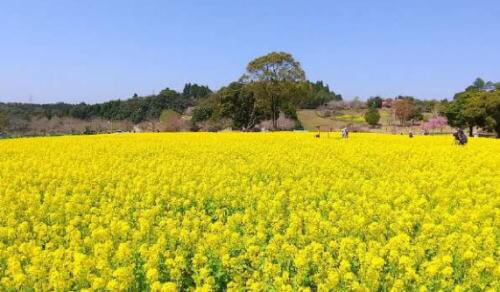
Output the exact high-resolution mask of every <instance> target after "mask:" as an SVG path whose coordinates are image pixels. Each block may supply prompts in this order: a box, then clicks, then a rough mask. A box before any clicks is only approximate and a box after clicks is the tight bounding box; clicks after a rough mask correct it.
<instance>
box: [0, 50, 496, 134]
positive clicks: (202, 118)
mask: <svg viewBox="0 0 500 292" xmlns="http://www.w3.org/2000/svg"><path fill="white" fill-rule="evenodd" d="M499 88H500V83H494V82H491V81H488V82H485V81H483V80H482V79H480V78H478V79H477V80H475V81H474V83H473V84H472V85H471V86H469V87H467V88H466V89H465V90H464V91H463V92H459V93H457V94H456V95H455V96H454V98H453V100H451V101H448V100H446V99H444V100H441V101H438V100H419V99H417V98H414V97H412V96H397V97H395V98H383V97H380V96H375V97H370V98H369V99H368V100H367V101H366V102H363V101H361V100H359V99H358V98H355V99H354V100H353V101H351V102H350V103H349V104H350V105H351V106H352V108H357V107H364V108H367V110H366V111H365V113H364V118H365V121H366V122H367V123H368V124H370V125H372V126H376V125H377V124H378V122H379V120H380V113H379V109H380V108H382V107H390V108H392V112H393V114H394V118H395V119H396V120H398V121H399V123H400V125H401V126H408V125H413V124H414V123H415V122H417V123H418V122H419V121H422V120H423V113H429V112H433V113H434V116H438V115H439V116H442V117H446V118H447V121H448V123H449V125H450V126H453V127H468V128H469V129H470V132H471V133H472V129H473V127H480V128H483V129H485V130H488V131H494V132H496V133H497V135H498V133H500V116H499V115H500V114H499V113H500V108H499V107H500V89H499ZM342 103H344V104H345V102H344V101H342V96H341V95H340V94H336V93H335V92H334V91H333V90H331V89H330V87H329V86H328V85H327V84H325V83H324V82H322V81H315V82H313V81H310V80H308V79H307V78H306V73H305V71H304V70H303V68H302V66H301V64H300V63H299V62H298V61H297V60H295V59H294V57H293V56H292V55H291V54H289V53H286V52H271V53H269V54H266V55H263V56H260V57H258V58H255V59H254V60H251V61H250V62H249V63H248V65H247V67H246V70H245V71H244V72H243V73H242V75H241V76H240V78H239V79H237V80H235V81H233V82H231V83H230V84H228V85H227V86H223V87H222V88H220V89H219V90H217V91H213V90H211V89H210V88H209V87H208V86H205V85H199V84H195V83H188V84H186V85H185V86H184V88H183V90H182V91H181V92H177V91H175V90H173V89H170V88H165V89H164V90H162V91H160V92H159V93H158V94H152V95H148V96H138V95H137V94H134V95H133V96H132V97H130V98H127V99H124V100H112V101H108V102H103V103H96V104H87V103H80V104H68V103H55V104H24V103H0V132H5V131H18V132H22V131H23V129H24V130H25V128H27V127H28V126H27V125H28V122H29V121H32V123H33V120H34V121H35V123H36V121H37V119H44V120H45V121H50V120H52V119H53V118H59V119H61V118H72V119H75V120H81V121H92V120H95V119H100V120H103V121H108V122H115V121H124V122H127V123H130V124H135V125H137V124H141V123H142V124H144V123H145V122H148V121H149V122H151V123H152V126H151V128H150V130H158V129H157V128H155V123H156V122H158V123H164V124H165V123H166V124H170V125H167V126H165V127H163V129H166V130H182V129H184V130H198V129H205V130H221V129H224V128H232V129H238V130H244V131H252V130H255V129H262V128H268V129H277V130H279V129H292V128H293V129H300V128H301V125H300V121H299V120H298V117H297V110H298V109H317V108H320V107H325V106H328V105H331V104H334V106H338V105H340V106H341V104H342ZM186 116H189V117H190V120H189V121H187V120H186V119H185V118H184V117H186ZM440 121H441V120H440ZM61 123H63V122H61Z"/></svg>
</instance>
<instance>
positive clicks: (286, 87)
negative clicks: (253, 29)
mask: <svg viewBox="0 0 500 292" xmlns="http://www.w3.org/2000/svg"><path fill="white" fill-rule="evenodd" d="M305 78H306V76H305V73H304V70H302V67H301V66H300V63H299V62H297V61H296V60H295V59H294V58H293V56H292V55H291V54H289V53H285V52H272V53H269V54H267V55H264V56H261V57H258V58H256V59H254V60H252V61H251V62H250V63H248V65H247V70H246V73H245V74H244V75H243V76H242V78H241V81H243V82H245V83H249V84H251V86H252V89H253V91H254V93H255V98H256V99H257V104H258V105H262V106H265V107H266V108H267V110H266V111H265V112H268V113H269V115H270V118H271V120H272V122H273V127H274V128H276V127H277V120H278V117H279V113H280V111H281V110H283V108H287V107H290V103H291V100H290V92H291V91H294V88H293V87H294V86H295V85H296V83H298V82H301V81H304V80H305Z"/></svg>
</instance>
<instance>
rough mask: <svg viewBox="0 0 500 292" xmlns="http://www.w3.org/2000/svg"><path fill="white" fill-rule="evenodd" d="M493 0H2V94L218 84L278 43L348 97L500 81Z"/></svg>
mask: <svg viewBox="0 0 500 292" xmlns="http://www.w3.org/2000/svg"><path fill="white" fill-rule="evenodd" d="M498 34H500V1H498V0H489V1H480V0H478V1H472V0H433V1H431V0H419V1H417V0H412V1H410V0H391V1H388V0H377V1H372V0H366V1H361V0H342V1H336V0H332V1H314V0H309V1H271V0H254V1H236V0H225V1H222V0H220V1H180V0H179V1H167V0H165V1H147V0H145V1H139V0H137V1H127V0H113V1H112V0H79V1H76V0H75V1H72V0H61V1H49V0H45V1H39V0H32V1H27V0H2V1H1V2H0V101H21V102H29V101H32V102H36V103H41V102H56V101H65V102H80V101H85V102H91V103H93V102H100V101H105V100H109V99H116V98H122V99H123V98H127V97H129V96H131V95H132V94H133V93H138V94H139V95H146V94H151V93H152V92H158V91H160V90H161V89H163V88H165V87H171V88H174V89H177V90H181V89H182V87H183V85H184V83H186V82H197V83H201V84H206V85H209V86H210V87H211V88H213V89H218V88H219V87H220V86H223V85H225V84H227V83H229V82H230V81H233V80H236V79H237V78H238V77H240V75H241V74H242V73H244V70H245V66H246V64H247V63H248V62H249V61H250V60H251V59H252V58H254V57H257V56H259V55H262V54H265V53H268V52H270V51H274V50H276V51H278V50H283V51H287V52H290V53H292V54H293V55H294V56H295V58H296V59H297V60H299V61H300V62H301V63H302V65H303V68H304V69H305V71H306V74H307V77H308V78H309V79H311V80H318V79H319V80H324V81H325V82H327V83H328V84H330V87H331V88H332V89H334V90H335V91H336V92H337V93H341V94H342V95H343V96H344V97H345V98H352V97H354V96H360V97H361V98H366V97H369V96H374V95H382V96H395V95H398V94H404V95H413V96H416V97H419V98H439V99H441V98H450V97H452V95H453V93H455V92H457V91H460V90H461V89H463V88H465V87H466V86H467V85H468V84H470V83H471V82H472V81H473V80H474V79H475V78H476V77H478V76H480V77H483V78H484V79H486V80H493V81H500V38H499V37H498Z"/></svg>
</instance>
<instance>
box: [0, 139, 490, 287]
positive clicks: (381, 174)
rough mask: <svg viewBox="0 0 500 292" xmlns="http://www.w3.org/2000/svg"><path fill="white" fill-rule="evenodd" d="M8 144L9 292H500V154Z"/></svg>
mask: <svg viewBox="0 0 500 292" xmlns="http://www.w3.org/2000/svg"><path fill="white" fill-rule="evenodd" d="M351 135H352V137H350V138H349V139H347V140H343V139H341V138H340V137H339V135H337V134H335V135H333V134H332V135H331V136H330V137H326V135H323V136H322V137H321V138H320V139H315V138H314V137H313V135H312V134H311V133H253V134H251V133H177V134H169V133H165V134H156V133H155V134H112V135H96V136H71V137H52V138H26V139H12V140H3V141H0V206H1V212H0V290H2V291H4V290H12V291H14V290H23V289H24V290H30V289H35V290H39V291H48V290H58V291H63V290H110V291H117V290H118V291H119V290H148V289H149V290H151V291H176V290H192V291H194V290H196V291H221V290H226V289H227V290H228V291H243V290H251V291H296V290H305V291H308V290H318V291H329V290H330V291H331V290H335V291H338V290H355V291H373V290H382V291H385V290H395V291H402V290H424V291H425V290H440V289H443V290H455V291H461V290H471V289H473V290H478V291H479V290H491V291H495V290H496V291H498V290H499V289H500V284H499V279H500V265H499V264H498V263H499V252H500V248H499V246H500V245H499V242H500V230H499V220H500V211H499V206H500V140H494V139H483V138H476V139H470V142H469V144H468V145H466V146H464V147H462V146H456V145H454V143H453V139H452V137H451V136H442V137H429V136H418V137H415V138H413V139H410V138H408V137H407V136H399V135H396V136H391V135H379V134H356V133H354V134H351Z"/></svg>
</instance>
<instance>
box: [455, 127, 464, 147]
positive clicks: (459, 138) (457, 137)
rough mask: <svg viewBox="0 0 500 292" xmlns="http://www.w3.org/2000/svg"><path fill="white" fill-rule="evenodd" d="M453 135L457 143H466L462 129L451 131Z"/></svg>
mask: <svg viewBox="0 0 500 292" xmlns="http://www.w3.org/2000/svg"><path fill="white" fill-rule="evenodd" d="M453 137H455V141H456V142H457V144H458V145H465V144H467V135H465V133H464V130H462V129H458V130H457V131H456V132H455V133H453Z"/></svg>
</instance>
